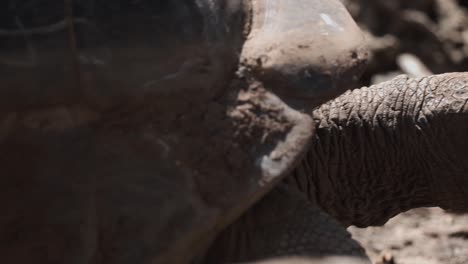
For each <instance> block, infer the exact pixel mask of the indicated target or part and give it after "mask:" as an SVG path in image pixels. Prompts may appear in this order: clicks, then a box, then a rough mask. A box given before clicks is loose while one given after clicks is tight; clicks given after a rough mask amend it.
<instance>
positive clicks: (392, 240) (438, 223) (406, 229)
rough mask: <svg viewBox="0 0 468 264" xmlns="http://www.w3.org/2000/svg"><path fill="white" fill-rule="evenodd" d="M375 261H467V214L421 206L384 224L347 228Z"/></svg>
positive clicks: (452, 263) (417, 263)
mask: <svg viewBox="0 0 468 264" xmlns="http://www.w3.org/2000/svg"><path fill="white" fill-rule="evenodd" d="M348 230H349V231H350V232H351V233H352V235H353V237H354V238H355V239H356V240H358V241H359V242H360V243H361V244H362V245H363V247H364V248H365V249H366V252H367V254H368V255H369V256H370V257H371V259H372V262H373V263H374V264H467V263H468V214H465V215H456V214H450V213H447V212H445V211H443V210H441V209H439V208H419V209H415V210H411V211H408V212H406V213H403V214H400V215H398V216H397V217H395V218H393V219H391V220H390V221H389V222H388V223H387V224H386V225H385V226H383V227H369V228H364V229H360V228H356V227H350V228H349V229H348Z"/></svg>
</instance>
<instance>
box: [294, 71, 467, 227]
mask: <svg viewBox="0 0 468 264" xmlns="http://www.w3.org/2000/svg"><path fill="white" fill-rule="evenodd" d="M313 117H314V120H315V122H316V124H317V128H316V131H317V133H316V135H315V137H314V139H313V143H312V146H311V148H310V150H309V152H308V153H307V156H306V158H305V159H304V161H303V162H302V165H301V166H299V167H298V169H297V170H296V171H295V173H294V177H293V178H294V180H295V181H296V182H297V184H298V186H299V188H300V189H301V190H303V191H304V192H305V193H307V194H308V197H309V199H310V200H312V201H314V202H316V203H317V204H319V205H320V206H321V207H322V208H323V209H325V211H327V212H328V213H330V214H331V215H332V216H334V217H335V218H337V219H338V220H339V221H340V222H342V223H343V224H345V225H351V224H352V225H357V226H369V225H381V224H383V223H385V222H386V221H387V220H388V219H389V218H390V217H392V216H394V215H396V214H398V213H400V212H404V211H406V210H409V209H411V208H415V207H423V206H440V207H442V208H445V209H450V210H454V211H458V210H462V211H466V210H467V209H468V199H467V191H466V186H467V184H468V152H467V149H468V74H467V73H450V74H442V75H435V76H429V77H424V78H419V79H411V78H408V77H407V76H404V75H402V76H399V77H397V78H395V79H393V80H391V81H389V82H384V83H381V84H378V85H375V86H371V87H363V88H361V89H356V90H353V91H348V92H347V93H345V94H344V95H342V96H340V97H338V98H337V99H335V100H332V101H330V102H327V103H326V104H323V105H322V106H321V107H319V108H318V109H317V110H315V111H314V112H313Z"/></svg>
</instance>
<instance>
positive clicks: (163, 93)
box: [0, 0, 365, 263]
mask: <svg viewBox="0 0 468 264" xmlns="http://www.w3.org/2000/svg"><path fill="white" fill-rule="evenodd" d="M168 2H171V1H168ZM194 2H195V1H194ZM196 2H197V4H195V3H191V2H190V3H189V1H186V2H184V3H183V4H179V3H177V4H167V5H165V6H164V8H167V10H166V9H164V12H162V11H159V13H158V14H159V15H161V16H162V17H161V19H160V20H157V18H158V16H151V17H150V18H149V17H145V16H133V15H132V14H134V13H138V12H143V11H142V10H146V11H148V10H149V11H151V12H152V11H154V10H153V9H151V8H152V6H151V5H150V4H148V3H146V2H145V1H138V3H137V4H143V5H146V4H147V6H143V7H144V8H143V9H142V8H141V7H138V8H136V7H135V8H136V9H132V8H134V7H133V6H132V7H131V8H130V7H129V8H130V9H128V8H121V9H119V8H117V7H116V9H113V12H115V13H116V14H118V15H120V16H121V18H120V19H117V20H115V19H112V18H109V17H106V16H105V15H102V14H101V15H97V16H96V17H94V20H83V19H82V20H77V18H75V24H80V23H82V24H80V25H79V26H81V28H80V27H74V30H76V32H71V31H70V30H72V29H71V27H70V25H68V26H67V27H64V28H60V27H57V26H54V27H48V29H49V31H47V30H45V31H44V28H42V27H41V28H37V27H35V28H31V29H30V30H26V29H28V28H27V25H23V24H21V23H20V24H18V25H23V26H20V30H17V31H14V32H17V33H18V32H20V33H21V32H22V33H21V35H19V37H18V36H17V35H15V34H16V33H15V34H13V33H11V32H13V31H10V33H11V34H6V35H5V34H3V35H2V32H3V33H5V32H4V31H0V38H6V39H8V40H9V41H11V43H15V41H25V40H27V41H26V44H25V45H26V46H27V45H29V44H31V43H32V44H34V43H35V46H34V47H35V50H34V54H35V55H34V56H36V57H35V58H36V59H37V60H36V62H38V63H39V64H37V65H33V64H31V65H29V64H28V65H23V64H18V63H12V60H11V58H13V59H17V58H18V57H17V56H16V55H17V54H21V52H29V51H30V50H29V49H25V51H21V50H19V49H17V47H20V45H12V47H13V48H11V49H12V50H11V51H12V52H9V53H5V52H3V53H0V55H2V56H3V55H5V54H7V55H9V56H11V58H9V59H8V60H5V56H3V57H1V56H0V59H2V58H3V59H4V60H0V70H1V73H0V76H1V78H2V79H1V83H2V87H0V171H1V173H2V175H3V177H1V178H0V195H1V198H2V199H0V206H1V207H2V208H3V213H2V217H1V218H0V253H1V255H2V258H3V260H4V261H3V260H2V261H1V262H2V263H31V262H40V263H42V262H44V263H50V262H57V263H94V262H102V263H117V262H118V263H146V262H150V261H152V263H188V262H190V261H192V260H193V259H194V258H197V257H202V255H203V252H204V250H206V248H207V247H208V246H209V244H210V242H211V241H212V239H214V237H215V236H216V234H217V233H218V232H219V231H220V230H221V229H223V228H224V227H225V226H227V225H228V224H230V223H231V222H232V221H233V220H235V219H236V218H237V217H238V216H239V215H240V214H242V213H243V212H244V211H245V210H246V209H247V208H248V207H250V206H251V205H252V204H253V203H254V202H256V201H257V200H258V199H260V198H261V197H262V196H263V195H264V194H265V193H266V192H268V191H269V190H271V188H273V187H274V186H275V184H276V183H277V182H279V181H281V179H283V178H284V177H285V176H286V175H287V174H288V173H289V172H290V171H291V170H292V169H293V168H294V167H295V165H296V163H297V162H299V161H300V160H301V158H302V156H303V154H304V153H305V151H306V150H307V145H308V143H309V140H310V138H311V137H312V136H313V134H314V122H313V120H312V119H311V117H310V116H309V115H307V114H306V113H304V112H302V111H300V110H298V109H297V107H296V105H295V104H293V103H291V102H297V101H300V102H301V104H302V106H304V105H307V108H312V107H314V106H317V105H318V104H320V103H321V102H323V101H325V100H327V99H328V98H330V97H332V96H335V95H337V94H338V93H340V92H341V91H342V90H343V89H345V88H346V87H347V86H343V87H342V86H341V84H347V82H348V81H349V80H352V79H353V78H355V77H356V75H357V73H358V72H359V69H360V67H361V66H362V64H363V63H362V62H363V61H364V60H365V55H363V54H364V52H363V50H364V49H363V48H362V46H361V44H362V43H361V42H360V40H361V35H360V32H358V30H357V27H356V25H355V24H354V22H353V21H352V19H351V18H350V16H349V14H348V13H347V12H346V10H344V8H343V7H342V6H341V4H340V3H339V2H338V1H337V0H333V1H332V0H326V1H325V0H314V1H305V0H298V1H295V3H294V6H293V5H292V4H291V1H288V0H265V1H261V0H259V1H247V0H246V1H224V2H226V3H229V5H226V6H227V7H229V8H225V9H222V11H220V10H221V9H216V8H214V9H211V8H213V6H211V5H209V4H206V5H202V4H200V3H203V1H196ZM219 2H220V3H221V2H223V1H219ZM145 3H146V4H145ZM158 3H159V2H158ZM174 3H175V2H174ZM236 3H237V4H236ZM100 8H101V9H102V10H106V12H107V9H106V7H97V9H96V10H101V9H100ZM161 8H163V7H161ZM130 11H132V12H130ZM146 11H145V12H146ZM166 11H167V14H169V15H165V14H166ZM151 12H150V13H151ZM155 12H156V11H155ZM174 12H175V13H174ZM52 13H53V14H55V13H54V12H52ZM0 14H1V11H0ZM42 14H47V13H44V12H43V13H42ZM106 14H107V13H106ZM145 14H146V13H145ZM170 14H172V15H170ZM174 14H175V15H174ZM187 14H190V15H189V16H187ZM210 14H215V15H216V17H218V18H219V19H220V20H213V16H210ZM155 17H156V18H155ZM275 17H276V18H277V19H274V18H275ZM146 18H148V19H146ZM154 19H156V20H154ZM177 19H179V20H180V21H182V22H185V23H182V24H184V25H187V26H186V27H181V28H178V27H177V26H175V27H174V26H172V27H170V26H171V24H170V23H175V21H176V22H177V23H178V22H180V21H179V20H177ZM166 20H167V21H169V22H167V23H169V24H168V25H165V26H164V25H162V26H161V24H160V23H166V22H164V21H166ZM247 20H248V21H251V23H252V24H251V26H252V27H251V30H250V33H249V34H247V36H246V37H247V40H246V41H244V40H245V39H244V36H243V35H242V33H244V31H245V30H246V28H245V27H244V25H245V24H248V23H246V22H245V21H247ZM72 21H73V20H72ZM93 21H94V22H93ZM116 21H117V22H116ZM118 21H124V22H125V23H119V22H118ZM213 21H218V22H217V23H215V24H213V23H214V22H213ZM220 21H221V22H222V23H221V22H220ZM91 22H92V23H91ZM129 22H132V23H133V24H134V25H136V26H132V25H129ZM96 24H97V25H98V26H96ZM220 24H222V25H228V26H227V28H224V31H222V30H221V31H220V30H218V27H219V25H220ZM90 25H91V26H90ZM155 25H158V26H160V28H158V30H154V27H153V26H155ZM174 25H175V24H174ZM177 25H179V24H177ZM59 26H60V25H59ZM75 26H76V25H75ZM50 29H53V30H52V31H50ZM90 30H92V31H90ZM95 30H97V31H95ZM44 32H46V33H47V32H48V33H47V34H52V35H53V36H52V37H51V38H45V37H44V35H42V34H43V33H44ZM70 32H71V33H75V35H76V36H80V34H79V32H82V33H83V32H85V33H86V32H88V33H86V34H84V36H95V35H90V34H92V32H95V33H96V32H100V34H98V36H99V37H108V38H109V39H108V42H106V41H101V40H99V39H95V38H91V40H92V41H91V40H89V39H82V41H81V42H78V44H80V43H81V44H80V45H84V46H80V45H78V46H76V47H74V46H73V45H72V46H70V43H72V44H73V41H72V42H70V41H71V40H70V39H68V37H67V36H69V33H70ZM180 32H183V34H182V33H180ZM26 33H28V34H26ZM95 33H94V34H95ZM150 33H151V34H150ZM153 33H154V34H153ZM176 33H180V34H181V35H182V36H179V35H177V34H176ZM44 34H45V33H44ZM72 35H73V34H72ZM345 39H346V40H347V41H348V42H347V43H346V45H345V44H344V43H343V41H344V40H345ZM85 40H87V41H88V42H87V41H85ZM98 40H99V41H98ZM89 41H91V42H89ZM28 43H29V44H28ZM53 43H59V44H60V45H59V46H60V47H59V48H54V45H53ZM83 43H84V44H83ZM200 43H201V44H200ZM62 44H63V45H62ZM156 44H157V45H156ZM0 45H2V44H0ZM86 45H88V46H86ZM64 47H66V48H64ZM161 47H163V48H161ZM75 48H76V49H75ZM325 48H326V49H325ZM70 49H71V51H72V52H71V53H70ZM7 50H8V49H7ZM323 50H326V52H322V51H323ZM75 52H78V53H77V54H78V55H77V54H75ZM31 54H32V53H27V54H26V55H27V56H30V55H31ZM64 54H65V55H66V56H65V57H63V56H62V55H64ZM239 54H241V55H240V57H241V58H240V65H238V64H239ZM23 55H25V54H23ZM26 55H25V56H26ZM79 55H82V56H79ZM27 56H26V57H27ZM64 58H65V59H64ZM93 58H94V59H93ZM62 59H63V60H62ZM13 61H14V60H13ZM161 62H167V63H161ZM77 66H78V67H77ZM237 66H239V69H238V71H237V75H235V74H234V72H235V71H236V67H237ZM241 69H244V70H241ZM77 70H78V71H77ZM54 72H55V73H57V74H56V75H57V76H54V74H53V73H54ZM13 73H16V75H13ZM18 73H21V76H19V75H17V74H18ZM55 77H57V78H55ZM304 108H306V107H302V109H304Z"/></svg>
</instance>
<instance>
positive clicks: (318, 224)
mask: <svg viewBox="0 0 468 264" xmlns="http://www.w3.org/2000/svg"><path fill="white" fill-rule="evenodd" d="M232 262H248V263H252V262H255V263H265V264H267V263H268V264H280V263H298V264H299V263H301V264H302V263H307V264H319V263H340V264H342V263H349V264H369V263H370V261H369V259H368V257H367V256H366V254H365V252H364V249H363V248H362V247H361V246H360V245H359V244H358V242H356V241H355V240H353V239H352V238H351V235H350V234H349V233H348V232H347V231H346V229H345V228H344V227H343V226H341V225H340V224H339V223H338V222H337V221H335V220H334V219H333V218H331V217H330V216H329V215H327V214H326V213H324V212H323V211H321V210H320V209H318V208H317V207H316V206H314V205H313V204H311V203H310V202H309V201H307V200H306V199H305V198H303V197H302V196H301V194H299V193H298V192H295V191H293V190H291V189H288V188H287V187H286V186H280V187H279V188H276V189H275V190H273V191H272V192H271V193H270V194H268V195H267V196H266V197H265V198H264V199H263V200H262V201H261V202H259V203H258V204H257V205H255V206H254V207H253V208H252V209H251V210H250V211H248V212H247V213H246V214H245V215H244V216H243V217H242V218H240V219H239V220H238V221H237V222H235V223H234V224H233V225H231V226H230V227H229V228H228V229H227V230H225V231H224V232H223V233H221V234H220V236H219V237H218V238H217V240H216V241H215V242H214V243H213V246H212V248H211V249H210V250H209V252H208V255H207V257H206V263H232Z"/></svg>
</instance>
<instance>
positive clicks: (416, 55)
mask: <svg viewBox="0 0 468 264" xmlns="http://www.w3.org/2000/svg"><path fill="white" fill-rule="evenodd" d="M341 1H342V2H343V3H344V4H345V5H346V6H347V8H348V10H349V11H350V13H351V14H352V15H353V17H354V18H355V19H356V20H357V21H358V23H359V25H360V26H361V28H362V29H363V30H364V31H365V32H366V36H367V37H368V40H369V43H370V48H371V50H372V53H373V56H372V58H371V60H370V67H369V68H368V70H367V72H366V73H365V74H364V78H363V79H362V82H361V85H368V84H370V83H378V82H381V81H383V80H386V79H388V78H391V77H393V76H395V75H397V74H401V73H405V74H408V75H412V76H421V75H427V74H430V73H442V72H451V71H468V1H466V0H458V1H457V0H341ZM467 177H468V175H467ZM350 231H351V233H352V234H353V237H354V238H355V239H356V240H358V241H359V242H361V244H362V245H363V246H364V247H365V249H366V251H367V252H368V254H369V255H370V256H371V258H372V260H373V262H374V263H375V264H377V263H378V264H468V214H466V215H454V214H450V213H447V212H444V211H443V210H441V209H438V208H420V209H415V210H412V211H409V212H406V213H404V214H401V215H399V216H397V217H395V218H393V219H391V220H390V221H389V222H388V223H387V224H386V225H385V226H384V227H372V228H366V229H359V228H355V227H351V228H350Z"/></svg>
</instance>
